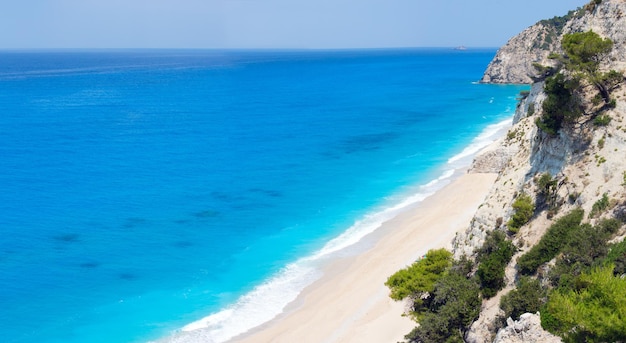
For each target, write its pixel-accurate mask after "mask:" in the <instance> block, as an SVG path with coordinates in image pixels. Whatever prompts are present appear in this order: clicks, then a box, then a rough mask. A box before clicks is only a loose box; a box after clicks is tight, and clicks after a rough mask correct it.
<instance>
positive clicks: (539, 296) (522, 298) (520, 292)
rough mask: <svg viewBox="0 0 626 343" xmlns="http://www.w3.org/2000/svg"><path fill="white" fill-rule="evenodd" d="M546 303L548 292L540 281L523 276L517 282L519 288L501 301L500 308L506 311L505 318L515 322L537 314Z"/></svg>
mask: <svg viewBox="0 0 626 343" xmlns="http://www.w3.org/2000/svg"><path fill="white" fill-rule="evenodd" d="M545 302H546V291H545V290H544V289H543V288H542V287H541V284H540V283H539V280H537V279H533V278H531V277H528V276H522V277H521V278H520V280H519V281H518V282H517V288H516V289H514V290H512V291H511V292H509V293H508V294H505V295H504V296H503V297H502V298H501V299H500V308H501V309H502V310H503V311H504V318H505V319H506V318H509V317H511V318H512V319H514V320H517V319H519V316H520V315H522V314H524V313H526V312H530V313H535V312H537V311H539V310H540V309H541V306H543V304H545Z"/></svg>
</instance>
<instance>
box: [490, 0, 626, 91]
mask: <svg viewBox="0 0 626 343" xmlns="http://www.w3.org/2000/svg"><path fill="white" fill-rule="evenodd" d="M624 15H626V1H623V0H604V1H602V2H601V3H600V4H595V1H592V2H591V3H590V4H588V5H587V6H585V7H584V8H580V9H577V10H574V11H571V12H570V13H568V14H566V15H564V16H562V17H554V18H552V19H548V20H542V21H540V22H538V23H536V24H535V25H533V26H531V27H529V28H527V29H526V30H524V31H522V32H521V33H520V34H518V35H517V36H515V37H513V38H511V39H510V40H509V41H508V42H507V43H506V44H505V45H504V46H503V47H501V48H500V49H499V50H498V52H497V53H496V56H495V58H494V59H493V60H492V62H491V63H490V64H489V66H488V67H487V69H486V70H485V73H484V75H483V77H482V79H481V80H480V82H482V83H524V84H530V83H532V82H533V77H535V76H538V72H537V70H536V69H535V67H533V64H535V63H538V64H541V65H544V66H550V65H553V61H552V60H550V59H548V55H549V54H550V52H558V51H560V46H559V42H560V41H561V38H562V37H563V35H565V34H568V33H572V32H584V31H589V30H593V31H594V32H596V33H597V34H599V35H600V36H602V37H607V38H610V39H611V40H612V41H613V42H614V43H615V47H616V48H615V49H614V50H613V52H612V53H611V59H612V60H613V63H612V64H611V65H607V66H608V67H611V68H614V69H618V70H619V69H624V68H626V61H625V60H624V58H623V56H625V55H626V18H625V17H624Z"/></svg>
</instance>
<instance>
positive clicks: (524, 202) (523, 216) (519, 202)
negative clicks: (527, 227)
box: [507, 193, 535, 233]
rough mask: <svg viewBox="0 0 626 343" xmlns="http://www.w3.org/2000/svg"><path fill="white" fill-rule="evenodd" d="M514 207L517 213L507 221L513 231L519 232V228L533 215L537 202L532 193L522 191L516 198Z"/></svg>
mask: <svg viewBox="0 0 626 343" xmlns="http://www.w3.org/2000/svg"><path fill="white" fill-rule="evenodd" d="M512 207H513V209H514V210H515V213H514V214H513V216H511V219H509V221H508V222H507V227H508V229H509V231H511V232H512V233H517V232H518V231H519V228H520V227H522V226H523V225H524V224H526V223H528V221H530V219H531V218H532V217H533V214H534V212H535V204H534V203H533V199H532V198H531V197H530V195H528V194H525V193H522V194H520V195H519V196H518V197H517V198H516V199H515V201H514V202H513V205H512Z"/></svg>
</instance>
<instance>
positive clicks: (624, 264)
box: [604, 241, 626, 276]
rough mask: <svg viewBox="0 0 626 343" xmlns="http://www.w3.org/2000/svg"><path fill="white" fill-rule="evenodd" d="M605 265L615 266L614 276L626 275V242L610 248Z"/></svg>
mask: <svg viewBox="0 0 626 343" xmlns="http://www.w3.org/2000/svg"><path fill="white" fill-rule="evenodd" d="M604 264H613V265H615V269H613V275H615V276H621V275H624V274H626V241H621V242H619V243H616V244H613V245H611V246H610V247H609V253H608V254H607V257H606V259H605V260H604Z"/></svg>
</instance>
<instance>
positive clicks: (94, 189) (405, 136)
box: [0, 49, 523, 343]
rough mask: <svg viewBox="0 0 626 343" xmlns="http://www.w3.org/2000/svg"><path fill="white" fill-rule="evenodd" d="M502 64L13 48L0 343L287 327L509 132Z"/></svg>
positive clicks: (3, 55)
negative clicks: (390, 222)
mask: <svg viewBox="0 0 626 343" xmlns="http://www.w3.org/2000/svg"><path fill="white" fill-rule="evenodd" d="M494 54H495V49H494V50H469V51H454V50H447V49H438V50H432V49H415V50H363V51H175V50H165V51H150V50H148V51H86V52H81V51H39V52H37V51H33V52H28V51H21V52H20V51H5V52H0V154H1V155H0V156H1V158H0V230H1V231H0V337H3V341H4V342H43V343H48V342H69V343H72V342H142V341H147V340H153V339H158V338H160V337H166V336H169V335H170V334H171V333H172V332H174V331H175V330H177V329H181V328H182V327H184V326H185V325H187V324H189V323H192V322H194V321H196V320H198V319H201V318H203V317H206V316H209V315H211V314H213V315H212V316H211V317H209V318H208V319H206V322H205V323H203V324H202V325H200V326H206V327H207V328H206V329H203V330H199V331H195V333H194V331H192V332H191V333H185V335H187V336H189V337H193V335H196V336H197V337H199V336H203V337H205V339H206V340H207V341H208V342H211V341H218V342H219V341H223V340H224V339H227V338H228V337H231V336H232V335H234V334H236V333H239V332H241V331H245V330H246V329H249V327H250V326H251V325H254V324H255V323H260V322H263V321H265V320H267V319H269V318H266V317H267V315H268V314H270V315H274V314H276V313H278V312H280V311H281V309H282V306H284V304H283V303H282V302H284V301H285V299H288V298H289V297H290V296H291V297H293V296H295V295H297V293H298V292H299V291H300V290H301V289H302V287H304V286H305V285H307V284H308V283H309V282H311V281H312V280H314V279H315V278H316V277H318V276H319V272H317V270H316V269H315V263H316V261H317V260H320V259H322V258H323V257H324V256H329V253H330V252H332V251H336V250H339V249H341V248H344V247H346V246H348V245H349V244H350V243H352V242H354V241H356V240H358V239H359V238H360V237H362V236H363V235H364V234H366V233H367V232H369V231H371V230H373V229H375V228H376V227H377V225H378V223H379V222H380V221H382V220H384V219H385V218H387V217H388V216H389V215H392V214H393V213H392V212H393V211H395V209H397V208H400V207H402V206H404V205H406V204H408V203H410V202H413V201H416V200H418V199H420V198H421V196H423V195H425V194H426V193H427V192H428V191H429V189H428V187H431V188H436V187H438V186H439V185H440V184H443V183H444V182H445V180H446V178H447V177H449V176H450V171H451V169H454V168H457V167H460V166H462V165H463V164H464V163H467V159H468V158H471V152H473V151H475V150H476V149H477V148H478V147H480V146H481V145H484V144H486V142H488V141H489V139H490V138H491V137H490V136H489V134H490V133H493V132H494V131H495V129H497V128H498V127H502V126H504V125H506V123H502V121H504V120H506V119H508V118H510V117H511V116H512V114H513V111H514V108H515V104H516V100H515V98H516V96H517V94H518V93H519V91H520V90H521V89H522V88H523V87H520V86H494V85H480V84H475V83H474V82H473V81H475V80H477V79H479V78H480V76H481V74H482V72H483V70H484V68H485V67H486V65H487V64H488V62H489V61H490V60H491V58H492V57H493V55H494ZM497 123H500V126H491V127H489V125H493V124H497ZM485 130H486V131H485ZM481 133H483V135H482V136H481V137H479V138H477V137H478V136H479V135H480V134H481ZM468 147H469V148H468ZM464 149H466V150H465V152H464ZM455 155H456V157H455V158H452V157H453V156H455ZM451 158H452V160H450V159H451ZM437 178H439V181H437V182H432V183H431V184H430V185H428V187H420V185H425V184H427V183H429V182H430V181H432V180H436V179H437ZM390 209H393V210H390ZM347 230H349V231H348V232H347V233H346V231H347ZM342 233H344V234H343V235H341V234H342ZM329 242H330V243H329ZM233 317H236V318H237V320H232V318H233ZM194 327H195V326H194ZM187 329H189V327H187Z"/></svg>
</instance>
